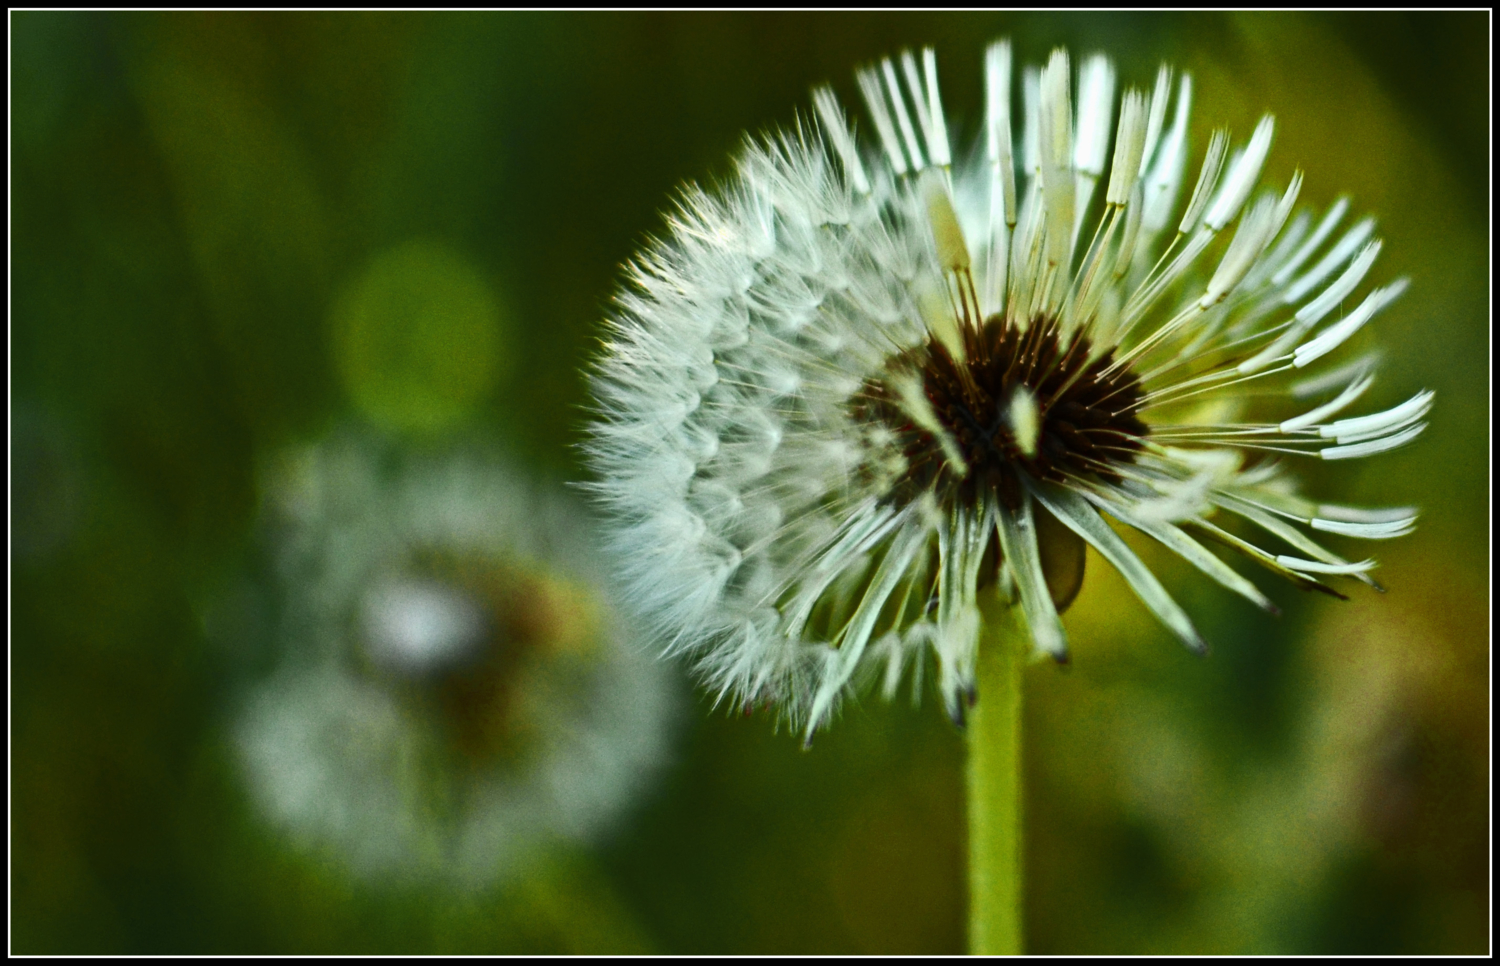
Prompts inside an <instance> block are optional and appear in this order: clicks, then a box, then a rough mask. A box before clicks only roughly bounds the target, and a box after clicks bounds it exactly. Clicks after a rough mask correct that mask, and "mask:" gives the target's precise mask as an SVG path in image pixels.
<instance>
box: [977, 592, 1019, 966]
mask: <svg viewBox="0 0 1500 966" xmlns="http://www.w3.org/2000/svg"><path fill="white" fill-rule="evenodd" d="M981 609H982V611H983V612H984V618H985V620H984V630H983V631H982V632H981V635H980V646H979V656H978V670H977V677H978V679H979V690H980V691H981V693H983V694H984V700H983V701H979V702H975V705H974V710H973V712H972V713H971V716H970V720H969V726H968V737H969V756H968V765H967V774H966V776H965V777H966V779H967V785H968V789H967V790H968V805H969V951H970V952H972V953H978V954H982V955H1016V954H1019V953H1021V952H1022V951H1023V949H1024V947H1023V944H1022V915H1021V913H1022V903H1021V895H1022V878H1023V877H1022V870H1023V862H1024V849H1023V847H1022V830H1023V823H1022V814H1021V669H1022V667H1023V666H1024V665H1025V658H1026V654H1027V651H1028V647H1027V643H1026V629H1025V627H1024V626H1022V624H1021V623H1020V622H1019V621H1018V620H1016V614H1015V612H1014V610H1013V609H1012V608H1011V607H1009V606H1008V605H1006V604H1003V603H1001V602H999V601H994V602H992V603H990V604H989V606H985V607H983V608H981Z"/></svg>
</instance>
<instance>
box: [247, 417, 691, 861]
mask: <svg viewBox="0 0 1500 966" xmlns="http://www.w3.org/2000/svg"><path fill="white" fill-rule="evenodd" d="M265 516H266V539H267V541H268V544H269V546H268V549H269V551H270V553H271V555H272V559H273V561H274V565H273V571H274V573H275V578H274V582H275V583H276V584H277V594H278V596H279V597H280V608H279V616H278V618H277V620H276V621H275V628H276V629H275V635H276V637H277V641H276V645H277V649H278V656H277V669H276V670H275V672H274V673H273V674H272V675H271V676H270V677H269V678H268V679H267V680H265V681H263V682H261V683H260V684H258V685H257V686H255V687H253V688H252V689H250V690H249V692H248V694H247V696H246V698H245V700H244V702H243V707H242V709H241V712H240V714H239V717H238V720H237V722H236V726H235V737H236V742H237V747H238V750H239V756H240V760H241V763H242V765H243V767H244V773H245V776H246V779H247V782H248V785H249V790H250V793H251V795H252V797H253V799H254V800H255V802H256V804H257V805H258V806H259V808H260V810H261V812H262V813H263V815H264V816H265V818H266V819H267V820H268V821H269V822H270V823H271V824H272V825H274V826H277V827H278V828H279V829H281V830H282V832H284V833H285V834H286V835H287V836H288V838H290V839H291V840H292V841H293V842H295V843H296V844H297V845H298V846H299V847H300V848H303V849H305V850H311V851H313V852H315V853H318V854H326V855H327V856H329V857H331V858H333V859H335V860H336V861H337V862H339V863H340V864H342V865H343V866H345V867H347V868H348V869H349V870H350V871H352V872H353V873H355V874H356V875H358V876H360V877H362V878H366V879H375V880H386V881H389V880H403V879H404V880H416V881H442V882H448V883H451V884H454V885H458V886H465V887H482V886H484V885H487V884H490V883H494V882H497V881H500V880H502V879H505V878H507V877H509V876H511V875H514V874H516V873H517V872H518V871H520V870H524V869H525V868H526V866H527V863H528V861H530V859H531V858H533V857H534V856H536V855H538V854H539V853H540V852H541V851H543V850H545V849H546V848H548V847H549V846H552V845H555V844H557V843H560V842H567V841H583V840H588V839H590V838H592V837H594V836H596V835H597V834H598V833H599V832H600V831H601V830H603V829H604V828H605V827H606V826H607V825H608V823H609V821H610V819H611V818H613V817H614V816H616V815H617V814H619V812H620V811H621V810H622V809H623V808H624V807H626V806H627V805H628V804H629V803H630V802H631V801H632V800H633V799H634V798H635V797H637V795H638V794H639V793H640V791H641V790H642V788H643V787H644V785H645V784H646V783H647V782H648V781H649V778H650V776H651V774H652V773H653V772H655V771H656V770H657V769H658V768H659V767H660V766H661V764H662V763H663V761H664V758H665V755H666V740H667V728H668V721H669V718H670V704H671V701H670V694H669V686H668V682H667V680H666V677H665V675H664V671H663V669H662V668H661V667H660V666H659V665H658V664H657V663H656V662H654V661H652V660H649V659H648V658H647V657H646V656H645V655H643V654H642V653H641V652H640V651H639V649H638V646H639V642H638V641H637V640H636V638H635V637H634V633H633V629H632V627H631V624H630V622H629V621H628V620H625V619H624V618H622V616H621V615H620V614H619V612H618V610H617V609H616V607H615V605H614V602H613V601H612V599H611V597H610V593H609V590H608V588H607V586H606V585H605V583H603V582H602V580H601V579H600V576H599V574H598V572H597V571H596V570H595V568H594V566H593V559H594V556H593V553H592V551H591V549H590V546H589V536H588V524H587V518H586V517H585V516H584V515H583V513H582V512H581V511H580V509H579V508H578V507H577V506H576V505H574V504H573V503H572V501H571V500H569V499H568V498H567V497H566V496H564V495H562V494H559V493H555V492H549V491H547V490H545V489H544V488H543V487H541V486H540V485H537V484H532V483H527V482H523V481H522V480H520V479H519V478H517V477H516V476H515V475H514V474H513V473H512V471H511V470H510V469H509V468H508V467H507V466H505V465H504V463H503V461H502V460H501V459H499V458H497V457H496V456H494V455H493V454H491V453H489V452H487V451H485V450H484V449H482V448H478V447H468V448H462V447H459V448H453V449H449V450H444V451H421V452H417V451H399V450H396V449H393V448H391V447H390V446H388V445H387V444H383V443H381V442H378V441H376V440H375V439H373V438H369V437H362V436H359V435H355V434H344V435H339V436H335V437H333V438H331V439H329V440H327V441H325V442H324V443H321V444H319V445H317V446H312V447H307V448H304V449H301V450H299V451H295V452H291V453H288V454H286V455H285V456H284V457H283V458H282V459H280V460H279V461H278V464H277V466H276V467H275V468H273V469H272V470H271V471H270V472H269V473H268V480H267V486H266V514H265Z"/></svg>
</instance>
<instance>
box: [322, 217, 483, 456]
mask: <svg viewBox="0 0 1500 966" xmlns="http://www.w3.org/2000/svg"><path fill="white" fill-rule="evenodd" d="M330 321H331V325H332V330H333V332H332V334H333V351H334V356H335V364H336V366H337V368H338V374H339V379H340V381H341V382H342V383H343V385H344V389H345V391H346V392H348V394H349V396H350V398H351V399H352V400H353V401H354V404H355V405H356V406H357V407H358V408H359V409H360V410H361V412H363V413H364V415H365V416H367V417H369V418H370V419H371V420H373V421H374V422H376V423H378V424H380V425H382V426H385V427H386V428H388V429H395V430H400V431H406V432H416V433H431V432H436V431H441V430H443V429H446V428H448V427H450V426H453V425H454V424H456V423H458V422H461V421H462V420H463V419H464V417H466V416H467V415H468V414H469V413H471V412H472V411H473V409H474V407H475V406H476V405H477V404H478V403H479V402H481V401H482V400H483V398H484V397H485V395H486V394H487V393H488V392H489V390H490V389H491V387H492V386H493V385H494V383H495V380H496V378H497V377H498V376H499V375H500V370H501V364H502V362H503V356H502V349H501V345H500V331H499V330H500V322H501V310H500V304H499V301H498V300H497V298H496V296H495V293H494V290H493V289H492V288H491V286H490V285H489V284H488V283H487V282H486V281H485V279H484V278H483V277H482V275H481V274H480V272H479V271H478V270H477V269H476V268H475V267H474V266H473V265H471V264H470V263H469V262H468V261H467V260H466V259H465V258H464V257H463V256H461V255H459V254H458V253H457V252H454V251H452V250H451V249H449V248H447V247H446V246H444V245H441V244H439V243H436V242H431V241H421V240H417V241H409V242H406V243H403V244H401V245H399V246H397V247H395V248H392V249H390V250H388V251H386V252H384V253H383V254H381V255H379V256H377V257H376V258H375V259H374V260H373V261H372V262H371V263H370V265H369V267H368V268H366V269H365V270H364V272H363V273H361V274H360V275H358V276H356V277H355V278H354V279H353V280H352V281H351V282H350V283H349V284H348V285H347V286H346V287H345V288H344V290H343V292H341V293H340V295H339V297H338V298H337V299H336V300H335V301H334V306H333V313H332V317H331V320H330Z"/></svg>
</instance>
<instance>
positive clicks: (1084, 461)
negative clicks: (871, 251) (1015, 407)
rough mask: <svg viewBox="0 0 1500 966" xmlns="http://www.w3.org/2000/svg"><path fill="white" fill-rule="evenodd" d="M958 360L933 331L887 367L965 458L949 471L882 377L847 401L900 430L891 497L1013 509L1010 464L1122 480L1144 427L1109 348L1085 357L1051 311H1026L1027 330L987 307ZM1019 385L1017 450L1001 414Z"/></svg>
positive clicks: (1036, 475) (1058, 474)
mask: <svg viewBox="0 0 1500 966" xmlns="http://www.w3.org/2000/svg"><path fill="white" fill-rule="evenodd" d="M963 339H964V357H965V358H964V359H963V360H959V359H956V358H954V356H953V354H952V353H951V352H949V350H948V349H947V348H946V347H945V346H943V345H941V344H940V343H938V342H937V341H935V340H928V342H927V344H926V345H923V346H921V347H920V348H917V349H912V350H910V351H908V352H906V353H903V354H902V355H900V356H897V357H896V358H894V359H892V360H891V362H890V364H889V366H888V368H889V369H890V370H891V372H892V375H893V376H894V375H896V374H912V373H914V374H916V375H917V376H918V377H919V378H920V379H921V383H922V389H923V392H924V394H925V395H926V397H927V401H928V402H929V403H930V404H931V406H932V411H933V414H934V415H935V416H936V417H937V419H938V422H939V423H940V424H941V425H942V426H943V428H944V429H945V430H946V431H947V433H948V434H949V436H950V437H951V438H952V440H953V442H954V443H956V444H957V446H958V448H959V451H960V452H961V454H962V456H963V462H964V466H963V467H962V468H961V469H962V472H960V471H959V470H958V469H956V468H955V467H954V466H953V465H952V462H951V460H949V458H948V456H947V454H945V452H944V448H943V445H942V443H941V441H940V440H939V439H938V438H937V437H936V435H935V434H933V433H931V432H928V431H927V430H925V429H923V428H921V427H919V426H917V425H916V423H915V422H914V421H913V419H912V418H911V416H910V415H909V414H908V413H906V412H905V411H903V409H902V407H901V405H900V403H899V398H898V394H897V393H896V392H895V391H894V390H893V389H892V387H891V385H890V383H889V381H888V378H876V379H871V380H870V381H868V382H866V383H865V385H864V386H863V387H861V390H860V392H859V393H857V394H856V396H855V398H854V400H853V401H852V403H851V408H852V410H853V412H854V414H855V416H856V418H858V419H862V420H866V421H870V422H878V423H880V424H883V425H884V426H886V427H887V428H889V429H890V430H891V431H893V432H894V433H895V434H896V438H897V440H898V445H900V446H901V448H902V451H903V455H904V456H905V458H906V459H905V467H906V468H905V471H904V473H903V474H902V475H901V476H900V478H899V479H898V480H897V481H896V483H895V485H894V486H893V487H892V488H891V491H890V497H889V499H890V500H891V501H892V502H895V503H897V504H904V503H907V502H909V501H911V500H913V499H915V498H916V497H917V496H918V495H920V494H921V493H924V492H928V491H933V492H935V493H936V494H937V496H938V500H939V503H940V504H941V505H944V506H951V505H954V504H959V503H965V504H967V505H969V506H977V505H978V503H979V498H980V496H981V495H982V494H983V493H984V491H985V490H989V491H992V492H994V493H995V494H996V495H997V496H998V498H999V499H1000V500H1001V502H1002V503H1003V504H1004V505H1006V506H1009V507H1012V508H1014V507H1017V506H1019V505H1020V497H1021V480H1020V477H1019V476H1018V475H1017V473H1018V472H1025V473H1026V474H1028V475H1029V476H1031V477H1032V478H1033V479H1042V480H1054V481H1061V480H1063V479H1065V478H1067V477H1069V476H1095V477H1098V478H1101V479H1104V480H1108V481H1111V482H1113V481H1116V480H1118V479H1119V474H1118V471H1117V468H1118V467H1121V466H1125V465H1128V464H1130V463H1132V462H1134V460H1135V457H1136V454H1137V453H1138V452H1139V451H1140V449H1141V446H1142V442H1143V440H1144V438H1145V437H1146V435H1147V433H1148V432H1149V430H1148V428H1147V426H1146V424H1145V423H1144V422H1142V421H1141V420H1140V419H1139V418H1138V417H1137V416H1136V411H1137V410H1138V409H1139V408H1140V404H1141V401H1142V391H1141V383H1140V379H1139V378H1138V377H1137V376H1136V375H1135V374H1134V373H1133V372H1131V371H1130V370H1129V369H1128V368H1121V369H1119V370H1116V371H1113V372H1110V371H1108V370H1109V368H1110V365H1111V363H1112V362H1113V361H1114V353H1113V351H1110V352H1106V353H1104V354H1103V355H1102V356H1100V357H1099V358H1097V359H1092V360H1091V359H1090V353H1091V349H1092V346H1091V345H1090V343H1089V340H1088V339H1086V338H1084V337H1083V336H1081V335H1075V336H1072V337H1071V338H1067V339H1065V338H1064V337H1063V336H1062V335H1061V333H1060V332H1059V331H1058V326H1057V322H1056V320H1054V319H1051V318H1040V319H1035V320H1033V322H1032V324H1031V325H1029V326H1027V328H1026V330H1025V331H1024V332H1023V331H1021V330H1020V329H1018V328H1016V327H1015V326H1010V325H1007V324H1006V323H1005V322H1004V320H1003V319H1002V318H1001V317H1000V316H998V315H995V316H991V317H990V318H989V319H988V320H986V321H985V323H984V325H983V326H982V327H980V328H979V329H978V331H975V330H973V329H966V330H965V331H964V336H963ZM1018 386H1025V387H1026V388H1027V389H1029V390H1030V391H1031V393H1032V395H1033V396H1034V397H1035V399H1036V401H1037V405H1038V409H1039V426H1040V433H1039V435H1038V437H1037V441H1036V447H1035V451H1034V452H1033V453H1031V454H1029V455H1028V454H1026V453H1024V452H1022V450H1021V448H1020V446H1019V445H1018V444H1017V442H1016V437H1015V434H1014V433H1013V431H1012V430H1011V427H1010V425H1009V423H1008V414H1009V410H1010V401H1011V399H1012V396H1013V394H1014V393H1015V391H1016V388H1017V387H1018Z"/></svg>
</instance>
